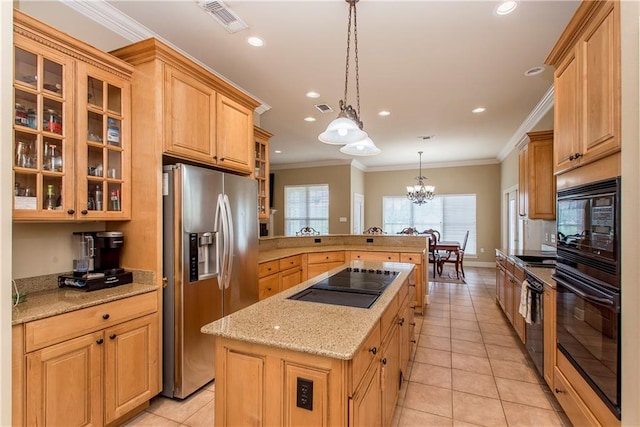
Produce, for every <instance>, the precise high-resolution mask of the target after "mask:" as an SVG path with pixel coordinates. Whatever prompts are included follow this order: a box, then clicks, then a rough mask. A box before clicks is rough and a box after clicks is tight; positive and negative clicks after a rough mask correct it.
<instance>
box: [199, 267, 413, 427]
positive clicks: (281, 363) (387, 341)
mask: <svg viewBox="0 0 640 427" xmlns="http://www.w3.org/2000/svg"><path fill="white" fill-rule="evenodd" d="M347 267H351V268H352V269H354V271H355V269H360V270H362V269H367V270H369V271H370V272H371V270H374V271H376V270H381V271H384V270H389V271H397V272H398V274H397V275H396V276H395V279H394V280H393V281H391V282H390V283H389V284H388V286H387V287H386V288H385V289H384V292H383V293H382V294H381V295H380V296H379V297H378V299H377V300H376V301H375V302H374V303H373V305H371V307H370V308H355V307H347V306H342V305H334V304H325V303H317V302H308V301H300V300H293V299H289V297H291V296H293V295H295V294H297V293H298V292H300V291H303V290H305V289H307V288H309V287H310V286H313V285H315V284H318V282H322V281H323V280H324V279H327V278H328V277H330V276H334V275H336V276H337V275H338V274H339V273H342V272H343V271H344V270H345V268H347ZM414 269H415V266H414V265H413V264H405V263H395V262H370V261H351V262H349V263H347V264H343V265H342V266H340V267H337V268H334V269H332V270H330V271H328V272H326V273H322V274H320V275H318V276H316V277H314V278H312V279H310V280H307V281H305V282H303V283H301V284H299V285H297V286H294V287H292V288H290V289H287V290H284V291H282V292H280V293H278V294H276V295H274V296H271V297H269V298H267V299H264V300H262V301H260V302H257V303H255V304H253V305H251V306H249V307H247V308H244V309H242V310H240V311H237V312H235V313H232V314H230V315H228V316H226V317H224V318H222V319H219V320H216V321H215V322H212V323H210V324H208V325H205V326H203V327H202V329H201V330H202V332H203V333H206V334H211V335H215V336H216V339H215V380H216V399H215V425H216V426H232V425H318V426H321V425H332V426H348V425H370V424H371V423H372V422H375V423H377V424H379V423H380V420H382V425H384V426H388V425H390V424H391V420H392V416H393V411H394V409H395V405H396V402H397V398H398V395H399V389H400V383H401V382H402V379H403V378H406V377H407V369H408V362H409V357H410V354H411V353H412V346H413V342H415V339H414V336H413V334H414V326H415V323H414V321H413V308H412V307H410V305H409V302H410V301H413V298H414V296H413V295H412V293H413V292H414V287H413V283H414V281H415V272H414Z"/></svg>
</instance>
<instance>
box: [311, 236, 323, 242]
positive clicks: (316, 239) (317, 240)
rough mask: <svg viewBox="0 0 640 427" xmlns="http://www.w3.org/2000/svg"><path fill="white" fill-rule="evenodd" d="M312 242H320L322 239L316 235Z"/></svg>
mask: <svg viewBox="0 0 640 427" xmlns="http://www.w3.org/2000/svg"><path fill="white" fill-rule="evenodd" d="M313 243H322V239H320V238H319V237H316V238H315V239H313Z"/></svg>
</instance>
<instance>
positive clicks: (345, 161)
mask: <svg viewBox="0 0 640 427" xmlns="http://www.w3.org/2000/svg"><path fill="white" fill-rule="evenodd" d="M354 162H356V160H349V159H333V160H320V161H317V162H301V163H282V164H276V165H274V164H270V165H269V169H270V170H272V171H274V170H285V169H307V168H321V167H327V166H351V165H353V163H354ZM357 164H358V165H360V166H356V165H354V166H356V167H357V168H358V169H361V170H365V169H363V168H364V165H362V164H361V163H360V162H357Z"/></svg>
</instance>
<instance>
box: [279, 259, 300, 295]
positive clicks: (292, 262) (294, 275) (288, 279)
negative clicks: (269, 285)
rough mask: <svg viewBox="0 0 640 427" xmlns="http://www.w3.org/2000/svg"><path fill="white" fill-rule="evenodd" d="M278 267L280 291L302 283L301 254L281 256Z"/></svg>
mask: <svg viewBox="0 0 640 427" xmlns="http://www.w3.org/2000/svg"><path fill="white" fill-rule="evenodd" d="M279 267H280V291H284V290H285V289H289V288H291V287H293V286H295V285H298V284H300V283H302V255H294V256H290V257H287V258H282V259H280V261H279Z"/></svg>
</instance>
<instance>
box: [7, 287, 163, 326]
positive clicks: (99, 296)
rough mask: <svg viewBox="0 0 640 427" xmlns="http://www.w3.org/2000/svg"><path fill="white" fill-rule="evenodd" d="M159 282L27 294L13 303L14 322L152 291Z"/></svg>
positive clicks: (36, 318) (49, 315) (60, 289)
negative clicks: (88, 290)
mask: <svg viewBox="0 0 640 427" xmlns="http://www.w3.org/2000/svg"><path fill="white" fill-rule="evenodd" d="M158 288H159V286H158V285H151V284H143V283H130V284H127V285H120V286H116V287H113V288H106V289H100V290H97V291H91V292H86V291H82V290H79V289H73V288H56V289H49V290H43V291H39V292H33V293H28V294H27V300H26V301H25V302H22V303H20V304H18V305H17V306H15V307H13V310H12V313H11V315H12V322H11V323H12V325H18V324H20V323H26V322H31V321H33V320H38V319H44V318H45V317H51V316H55V315H58V314H64V313H68V312H70V311H75V310H80V309H82V308H86V307H91V306H94V305H99V304H103V303H105V302H110V301H115V300H118V299H122V298H127V297H131V296H134V295H139V294H144V293H147V292H153V291H155V290H157V289H158Z"/></svg>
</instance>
